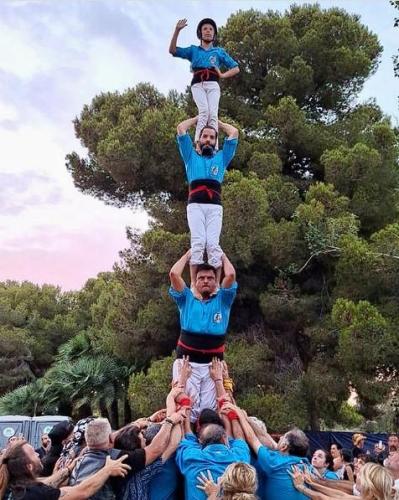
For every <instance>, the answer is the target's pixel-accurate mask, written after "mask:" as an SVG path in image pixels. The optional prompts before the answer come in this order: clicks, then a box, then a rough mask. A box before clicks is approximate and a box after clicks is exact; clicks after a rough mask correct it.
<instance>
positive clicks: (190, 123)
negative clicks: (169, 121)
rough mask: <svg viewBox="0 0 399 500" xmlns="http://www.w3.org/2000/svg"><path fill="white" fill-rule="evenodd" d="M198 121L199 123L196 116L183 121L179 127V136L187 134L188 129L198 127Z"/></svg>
mask: <svg viewBox="0 0 399 500" xmlns="http://www.w3.org/2000/svg"><path fill="white" fill-rule="evenodd" d="M197 121H198V116H194V117H193V118H187V120H184V121H182V122H181V123H179V125H178V126H177V134H178V135H184V134H186V133H187V130H188V129H190V128H191V127H194V126H195V125H197Z"/></svg>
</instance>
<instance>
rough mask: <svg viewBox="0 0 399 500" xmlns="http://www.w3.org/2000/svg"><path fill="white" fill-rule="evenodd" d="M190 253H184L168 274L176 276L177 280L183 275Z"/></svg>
mask: <svg viewBox="0 0 399 500" xmlns="http://www.w3.org/2000/svg"><path fill="white" fill-rule="evenodd" d="M189 256H190V253H189V252H186V253H185V254H184V255H183V256H182V257H180V259H179V260H178V261H177V262H175V263H174V264H173V266H172V268H171V270H170V274H171V275H174V276H178V277H179V278H180V277H181V275H182V274H183V271H184V268H185V267H186V264H187V262H188V259H189Z"/></svg>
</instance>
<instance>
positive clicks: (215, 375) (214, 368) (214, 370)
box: [209, 358, 223, 382]
mask: <svg viewBox="0 0 399 500" xmlns="http://www.w3.org/2000/svg"><path fill="white" fill-rule="evenodd" d="M209 375H210V376H211V379H212V380H213V381H214V382H216V381H217V380H220V381H221V382H223V366H222V362H221V361H220V359H218V358H213V359H212V364H211V366H210V367H209Z"/></svg>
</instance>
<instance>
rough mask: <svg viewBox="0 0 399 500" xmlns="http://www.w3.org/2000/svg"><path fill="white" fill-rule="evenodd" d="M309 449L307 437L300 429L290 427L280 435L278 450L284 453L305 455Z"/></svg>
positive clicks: (298, 455) (297, 455)
mask: <svg viewBox="0 0 399 500" xmlns="http://www.w3.org/2000/svg"><path fill="white" fill-rule="evenodd" d="M308 449H309V439H308V438H307V437H306V434H305V433H304V432H303V431H301V430H300V429H292V430H290V431H288V432H286V433H285V434H284V435H283V436H281V438H280V440H279V442H278V450H279V451H280V452H281V453H284V454H286V455H292V456H295V457H306V455H307V454H308Z"/></svg>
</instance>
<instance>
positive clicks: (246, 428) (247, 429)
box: [238, 412, 262, 454]
mask: <svg viewBox="0 0 399 500" xmlns="http://www.w3.org/2000/svg"><path fill="white" fill-rule="evenodd" d="M238 416H239V417H240V424H241V428H242V430H243V432H244V436H245V439H246V441H247V443H248V444H249V446H250V447H251V448H252V450H253V451H254V452H255V453H256V454H257V453H258V450H259V448H260V446H261V444H262V443H261V442H260V441H259V439H258V438H257V436H256V434H255V433H254V431H253V429H252V427H251V426H250V425H249V423H248V420H247V418H246V417H245V415H243V414H242V413H241V412H240V414H239V415H238Z"/></svg>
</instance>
